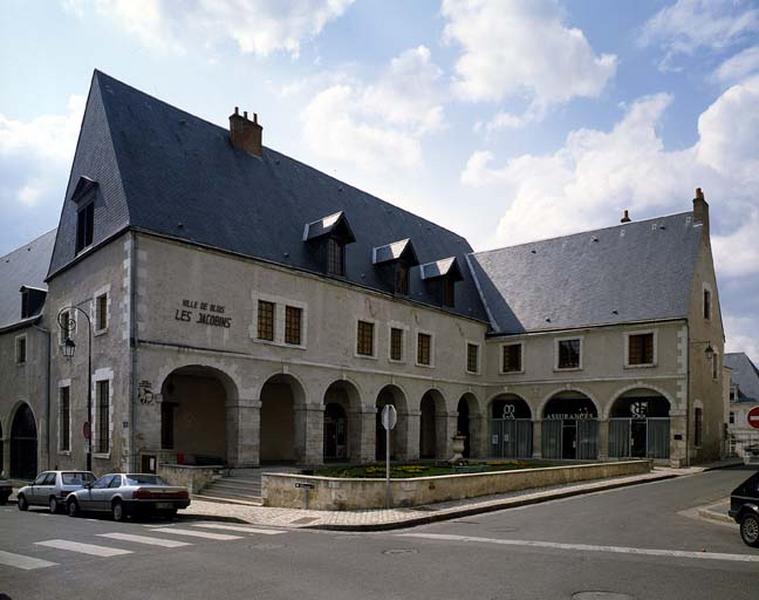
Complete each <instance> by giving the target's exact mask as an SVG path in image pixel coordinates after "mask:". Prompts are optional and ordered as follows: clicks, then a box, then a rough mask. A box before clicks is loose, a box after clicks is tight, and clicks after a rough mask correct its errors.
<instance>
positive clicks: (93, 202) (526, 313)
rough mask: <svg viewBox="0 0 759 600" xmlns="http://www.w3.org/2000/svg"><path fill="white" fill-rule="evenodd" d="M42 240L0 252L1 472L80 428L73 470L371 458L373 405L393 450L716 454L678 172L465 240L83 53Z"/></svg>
mask: <svg viewBox="0 0 759 600" xmlns="http://www.w3.org/2000/svg"><path fill="white" fill-rule="evenodd" d="M51 242H52V234H47V235H46V236H43V237H42V238H40V239H38V240H36V241H35V242H32V244H31V246H30V247H31V248H32V250H30V251H27V250H26V249H25V248H26V247H23V248H20V249H19V250H16V251H14V252H13V253H11V254H10V255H8V256H7V257H4V258H3V259H0V261H2V264H0V268H7V267H8V266H9V265H12V264H14V265H15V264H20V263H22V262H23V261H25V260H26V261H27V262H28V263H29V264H28V265H27V266H24V267H23V268H19V270H18V272H14V273H15V274H14V275H13V277H8V278H6V276H5V275H3V279H2V283H1V285H2V287H3V291H2V295H0V299H2V303H3V306H2V311H4V312H3V313H2V314H3V315H4V317H3V324H2V329H0V344H2V349H3V350H2V352H3V353H2V362H1V363H0V373H1V374H2V378H1V379H0V423H1V424H2V435H3V436H4V438H3V439H4V452H5V454H4V462H3V464H4V470H5V471H6V473H10V474H13V475H28V474H29V473H31V472H33V471H34V470H35V469H36V468H38V467H47V466H50V467H53V466H58V467H61V468H69V467H82V466H84V465H85V463H86V460H85V459H86V453H87V449H88V447H89V446H88V444H87V443H86V441H85V439H84V436H83V434H84V433H86V432H87V430H88V429H89V430H90V431H91V434H92V446H91V456H92V463H93V468H94V469H95V470H96V471H99V472H103V471H107V470H110V469H143V470H152V469H155V468H156V466H157V465H159V464H160V463H165V462H168V463H183V464H200V463H218V462H221V463H224V464H226V465H229V466H232V467H242V466H250V465H257V464H260V463H261V462H271V461H296V462H298V463H307V464H318V463H321V462H323V461H329V460H340V461H351V462H371V461H374V460H377V459H378V458H382V457H383V455H384V445H383V444H382V443H381V440H382V437H381V435H379V432H380V431H381V430H380V429H379V425H378V408H381V407H382V406H384V405H385V404H388V403H391V404H394V405H395V406H396V408H397V410H398V413H399V419H398V426H397V427H396V429H395V431H394V432H393V440H392V442H393V443H392V453H393V457H394V458H396V459H398V460H415V459H419V458H438V459H441V458H447V457H448V456H450V454H451V439H452V437H453V436H454V435H455V434H457V433H461V434H462V435H464V436H466V440H467V447H466V454H467V455H469V456H471V457H485V456H492V457H531V456H532V457H543V458H551V459H581V460H591V459H620V458H625V457H637V456H648V457H651V458H654V459H656V460H657V461H660V462H664V463H672V464H675V465H683V464H689V463H694V462H699V461H704V460H710V459H713V458H717V457H718V456H719V453H720V444H721V441H722V434H723V432H722V422H723V405H722V402H721V393H720V390H721V388H722V378H723V376H722V366H721V363H722V351H723V344H724V339H723V338H724V336H723V328H722V318H721V314H720V305H719V297H718V293H717V285H716V280H715V275H714V267H713V263H712V255H711V247H710V240H709V208H708V205H707V203H706V201H705V200H704V197H703V195H702V194H701V193H700V190H699V191H698V192H697V194H696V198H695V199H694V200H693V210H692V211H688V212H683V213H680V214H675V215H669V216H665V217H660V218H656V219H650V220H646V221H639V222H635V221H633V222H630V220H629V218H625V219H623V222H622V223H621V224H618V225H616V226H614V227H608V228H605V229H599V230H596V231H591V232H584V233H579V234H575V235H570V236H565V237H561V238H555V239H551V240H544V241H540V242H534V243H530V244H523V245H520V246H514V247H509V248H503V249H499V250H492V251H488V252H478V253H475V252H473V251H472V248H471V247H470V246H469V244H468V243H467V241H466V240H465V239H463V238H461V237H460V236H458V235H455V234H454V233H451V232H450V231H448V230H446V229H443V228H442V227H440V226H438V225H435V224H434V223H431V222H429V221H426V220H424V219H421V218H420V217H417V216H415V215H413V214H410V213H408V212H406V211H404V210H401V209H399V208H397V207H395V206H393V205H391V204H388V203H386V202H383V201H382V200H380V199H378V198H376V197H374V196H371V195H369V194H367V193H364V192H362V191H360V190H358V189H356V188H353V187H351V186H350V185H347V184H345V183H343V182H341V181H338V180H336V179H334V178H332V177H330V176H328V175H326V174H324V173H321V172H319V171H317V170H315V169H313V168H311V167H308V166H306V165H304V164H302V163H299V162H298V161H296V160H293V159H292V158H289V157H287V156H285V155H283V154H280V153H278V152H276V151H274V150H272V149H270V148H267V147H265V146H263V145H262V128H261V125H260V124H259V123H258V120H257V117H256V116H255V115H254V116H253V118H252V119H250V118H248V115H247V113H245V114H239V111H238V110H237V109H235V112H234V114H232V115H231V116H230V128H229V130H226V129H223V128H221V127H218V126H216V125H213V124H211V123H208V122H206V121H203V120H202V119H199V118H197V117H195V116H193V115H191V114H189V113H186V112H184V111H181V110H179V109H177V108H174V107H172V106H170V105H168V104H166V103H164V102H161V101H159V100H156V99H155V98H152V97H150V96H148V95H146V94H144V93H142V92H140V91H138V90H136V89H134V88H131V87H129V86H127V85H125V84H123V83H121V82H119V81H116V80H115V79H113V78H111V77H109V76H107V75H104V74H103V73H100V72H95V74H94V76H93V80H92V86H91V89H90V93H89V97H88V100H87V107H86V112H85V115H84V120H83V124H82V130H81V134H80V138H79V142H78V145H77V149H76V154H75V157H74V162H73V166H72V170H71V176H70V180H69V183H68V187H67V190H66V195H65V198H64V202H63V209H62V212H61V217H60V222H59V225H58V228H57V235H56V238H55V244H54V247H53V248H52V250H51V248H50V244H51ZM35 247H38V249H39V251H35V250H34V248H35ZM43 247H44V248H43ZM32 263H33V264H32ZM10 268H11V269H12V267H10ZM46 268H47V276H46V278H45V279H44V281H43V276H42V272H44V270H45V269H46ZM40 269H42V271H40ZM3 272H5V271H3ZM10 272H13V271H10ZM45 285H47V290H46V292H45ZM22 286H26V287H25V289H26V290H27V291H26V292H24V291H23V289H22ZM19 290H22V291H21V292H19ZM24 293H27V294H28V295H27V296H24ZM24 298H26V299H24ZM43 301H44V307H41V306H40V304H41V303H42V302H43ZM25 302H26V303H28V304H26V305H25V304H24V303H25ZM23 306H27V307H28V308H27V310H26V312H24V309H23ZM25 315H26V316H25ZM59 315H63V317H64V318H62V319H59ZM87 317H89V319H90V321H91V325H92V327H91V333H92V338H91V340H92V341H91V343H92V365H91V369H90V371H89V375H90V377H88V367H87V364H88V343H89V342H88V334H89V333H90V329H89V328H88V326H87ZM61 323H63V325H65V327H62V326H61ZM23 335H26V341H25V346H24V351H25V360H23V361H19V360H18V359H17V354H16V353H18V352H19V348H20V346H19V342H18V341H17V338H18V337H19V336H23ZM64 348H65V349H66V350H67V351H68V352H69V353H71V352H72V351H73V357H72V358H66V357H64V355H63V352H62V350H63V349H64ZM90 378H91V380H92V384H91V387H90V392H91V409H90V411H89V415H88V408H87V406H88V405H87V397H88V394H87V386H88V380H89V379H90ZM89 422H91V423H92V426H91V427H88V426H87V424H88V423H89ZM35 447H36V451H32V449H33V448H35Z"/></svg>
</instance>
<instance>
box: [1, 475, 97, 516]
mask: <svg viewBox="0 0 759 600" xmlns="http://www.w3.org/2000/svg"><path fill="white" fill-rule="evenodd" d="M93 481H95V475H94V474H93V473H91V472H90V471H43V472H42V473H40V474H39V475H37V477H36V478H35V480H34V481H33V482H32V483H31V484H29V485H25V486H24V487H22V488H21V489H20V490H19V491H18V493H17V494H16V499H17V501H18V509H19V510H26V509H28V508H29V507H30V506H34V505H37V506H47V507H48V508H49V509H50V512H51V513H57V512H58V511H59V510H60V509H61V508H63V507H64V506H65V502H66V496H68V495H69V494H70V493H71V492H75V491H76V490H80V489H82V488H83V487H84V486H85V485H87V484H89V483H92V482H93Z"/></svg>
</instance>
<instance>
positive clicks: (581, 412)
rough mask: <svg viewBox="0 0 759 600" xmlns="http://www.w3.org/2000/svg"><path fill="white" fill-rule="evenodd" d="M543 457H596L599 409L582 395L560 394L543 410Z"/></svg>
mask: <svg viewBox="0 0 759 600" xmlns="http://www.w3.org/2000/svg"><path fill="white" fill-rule="evenodd" d="M542 450H543V458H562V459H569V460H572V459H579V460H591V459H595V458H597V457H598V410H597V409H596V405H595V404H594V403H593V401H592V400H591V399H590V398H588V397H587V396H586V395H585V394H582V393H581V392H575V391H566V392H560V393H558V394H556V395H555V396H553V397H552V398H551V399H550V400H549V401H548V402H547V403H546V406H545V408H544V409H543V439H542Z"/></svg>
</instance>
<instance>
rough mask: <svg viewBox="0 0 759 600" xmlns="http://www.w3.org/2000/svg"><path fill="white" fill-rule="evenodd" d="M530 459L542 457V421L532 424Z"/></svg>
mask: <svg viewBox="0 0 759 600" xmlns="http://www.w3.org/2000/svg"><path fill="white" fill-rule="evenodd" d="M532 457H533V458H542V457H543V421H540V420H535V421H533V422H532Z"/></svg>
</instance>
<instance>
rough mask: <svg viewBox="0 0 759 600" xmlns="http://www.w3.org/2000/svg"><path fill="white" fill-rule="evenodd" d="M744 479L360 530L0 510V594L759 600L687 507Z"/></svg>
mask: <svg viewBox="0 0 759 600" xmlns="http://www.w3.org/2000/svg"><path fill="white" fill-rule="evenodd" d="M748 474H749V472H748V471H743V470H735V469H730V470H722V471H711V472H707V473H703V474H700V475H695V476H689V477H682V478H679V479H675V480H668V481H662V482H658V483H652V484H645V485H639V486H634V487H628V488H623V489H619V490H614V491H608V492H600V493H596V494H590V495H586V496H580V497H575V498H570V499H566V500H559V501H554V502H549V503H545V504H540V505H534V506H528V507H523V508H519V509H511V510H506V511H500V512H495V513H488V514H483V515H477V516H472V517H467V518H464V519H458V520H455V521H449V522H442V523H437V524H433V525H427V526H423V527H416V528H412V529H406V530H398V531H393V532H384V533H361V534H345V533H333V532H323V531H320V532H316V531H307V530H302V529H301V530H296V529H273V528H257V527H252V526H248V527H242V528H241V529H240V530H237V529H229V528H226V527H227V525H223V524H220V523H205V524H203V523H199V522H175V523H170V524H167V523H162V522H127V523H113V522H111V521H110V520H108V519H107V518H105V517H103V518H94V519H72V518H70V517H67V516H64V515H48V514H47V511H44V510H42V509H40V510H34V511H30V512H28V513H21V512H19V511H18V510H16V508H15V507H13V506H9V507H4V508H2V509H0V591H3V592H5V593H7V594H9V595H10V597H11V598H12V599H13V600H25V599H33V598H56V599H58V598H63V597H66V598H77V599H89V598H108V599H109V600H115V599H120V598H140V599H144V598H150V599H153V598H156V599H162V598H187V599H195V598H204V599H205V598H230V599H232V598H244V599H252V598H276V599H279V598H281V599H288V600H291V599H294V598H329V599H333V600H340V599H343V598H345V599H348V598H350V599H364V598H366V599H370V598H435V599H441V598H442V599H447V598H456V599H461V598H486V599H507V598H508V599H515V600H517V599H518V600H525V599H531V598H536V599H541V600H545V599H553V598H557V599H563V598H573V594H577V593H582V592H606V593H616V594H618V596H616V597H614V596H606V598H614V600H621V599H622V598H636V599H644V598H651V599H657V600H658V599H666V600H669V599H673V600H675V599H679V598H683V599H688V600H693V599H698V598H704V599H709V600H715V599H721V598H729V599H731V600H740V599H744V598H745V599H747V600H748V599H750V600H757V598H759V550H754V549H751V548H748V547H747V546H745V545H744V544H743V543H742V542H741V541H740V538H739V536H738V531H737V527H735V526H729V525H725V524H720V523H713V522H709V521H704V520H701V519H698V518H694V517H693V516H688V514H687V511H688V510H689V509H692V508H694V507H696V506H700V505H705V504H709V503H712V502H716V501H718V500H720V499H721V498H723V497H724V496H725V495H726V494H728V493H729V491H730V490H731V489H733V488H734V487H735V486H736V485H737V484H738V483H739V482H740V481H742V480H743V479H744V478H745V477H747V476H748ZM683 512H685V513H686V514H681V513H683ZM135 536H136V537H135ZM218 536H223V537H218ZM82 544H84V545H82ZM158 544H161V545H158ZM93 546H94V547H93ZM83 552H91V553H94V554H86V553H83ZM38 561H45V562H38ZM624 595H626V596H624ZM574 597H575V598H582V596H574ZM586 598H593V600H604V596H602V595H598V593H596V594H595V595H591V596H586Z"/></svg>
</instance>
